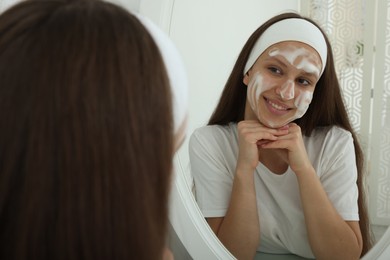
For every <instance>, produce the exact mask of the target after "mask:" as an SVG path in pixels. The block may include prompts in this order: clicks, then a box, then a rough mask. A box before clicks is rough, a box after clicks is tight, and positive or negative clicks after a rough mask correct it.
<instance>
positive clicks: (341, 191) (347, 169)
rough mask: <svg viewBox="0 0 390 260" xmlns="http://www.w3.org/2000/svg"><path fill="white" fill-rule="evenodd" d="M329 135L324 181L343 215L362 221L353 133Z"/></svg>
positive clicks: (335, 205)
mask: <svg viewBox="0 0 390 260" xmlns="http://www.w3.org/2000/svg"><path fill="white" fill-rule="evenodd" d="M339 130H340V129H339ZM328 138H329V139H328V142H327V143H328V144H327V146H326V148H325V151H324V156H326V157H327V158H326V159H325V160H324V165H323V166H324V169H325V170H324V172H323V173H322V175H321V176H320V180H321V183H322V185H323V187H324V189H325V192H326V193H327V194H328V197H329V199H330V200H331V202H332V204H333V206H334V207H335V208H336V210H337V211H338V213H339V214H340V215H341V217H342V218H343V219H344V220H349V221H358V220H359V209H358V203H357V200H358V187H357V184H356V181H357V168H356V159H355V148H354V145H353V138H352V135H351V134H350V133H349V132H346V131H341V132H338V133H335V132H333V133H331V135H330V136H328Z"/></svg>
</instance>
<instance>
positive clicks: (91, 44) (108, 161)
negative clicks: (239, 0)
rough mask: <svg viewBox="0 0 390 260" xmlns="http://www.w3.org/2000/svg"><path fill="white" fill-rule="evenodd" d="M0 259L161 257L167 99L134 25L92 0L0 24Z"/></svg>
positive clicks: (55, 1) (54, 1)
mask: <svg viewBox="0 0 390 260" xmlns="http://www.w3.org/2000/svg"><path fill="white" fill-rule="evenodd" d="M0 79H1V80H0V81H1V84H0V122H1V124H0V258H1V259H95V260H96V259H161V257H162V252H163V248H164V246H165V237H166V231H167V221H168V220H167V216H168V211H167V203H168V194H169V188H170V173H171V168H172V156H173V126H172V111H171V110H172V108H171V94H170V88H169V82H168V78H167V73H166V70H165V67H164V64H163V61H162V58H161V56H160V53H159V51H158V48H157V46H156V44H155V42H154V41H153V39H152V38H151V36H150V35H149V33H148V32H147V31H146V30H145V28H144V27H143V26H142V24H141V23H140V22H139V21H138V19H137V18H136V17H134V16H133V15H132V14H130V13H128V12H127V11H125V10H124V9H122V8H120V7H118V6H116V5H113V4H109V3H106V2H103V1H94V0H78V1H72V0H34V1H26V2H22V3H20V4H18V5H16V6H14V7H12V8H10V9H9V10H8V11H6V12H4V13H3V14H2V15H0Z"/></svg>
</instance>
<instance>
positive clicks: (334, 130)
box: [305, 126, 353, 148]
mask: <svg viewBox="0 0 390 260" xmlns="http://www.w3.org/2000/svg"><path fill="white" fill-rule="evenodd" d="M305 140H306V143H316V144H317V146H318V145H319V146H324V145H326V146H333V147H334V148H336V147H340V146H344V145H346V144H347V143H349V142H353V139H352V134H351V132H350V131H348V130H346V129H344V128H341V127H339V126H326V127H317V128H316V129H315V130H314V131H313V132H312V134H311V135H310V136H309V137H305Z"/></svg>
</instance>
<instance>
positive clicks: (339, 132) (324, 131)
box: [312, 126, 352, 139]
mask: <svg viewBox="0 0 390 260" xmlns="http://www.w3.org/2000/svg"><path fill="white" fill-rule="evenodd" d="M312 136H314V137H317V138H318V137H320V136H323V137H324V138H327V139H340V138H341V139H350V138H352V134H351V132H350V131H348V130H346V129H344V128H341V127H339V126H325V127H317V128H316V129H315V130H314V131H313V134H312Z"/></svg>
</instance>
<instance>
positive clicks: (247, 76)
mask: <svg viewBox="0 0 390 260" xmlns="http://www.w3.org/2000/svg"><path fill="white" fill-rule="evenodd" d="M242 82H244V84H245V85H247V86H248V83H249V71H248V72H247V73H245V76H244V78H243V79H242Z"/></svg>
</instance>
